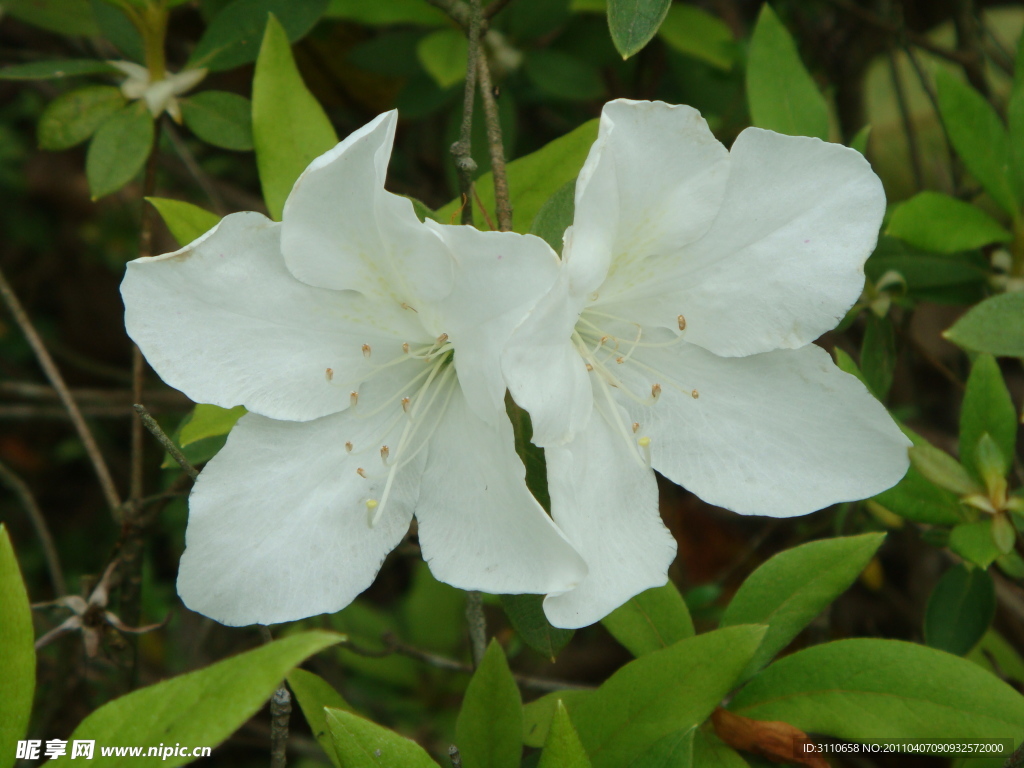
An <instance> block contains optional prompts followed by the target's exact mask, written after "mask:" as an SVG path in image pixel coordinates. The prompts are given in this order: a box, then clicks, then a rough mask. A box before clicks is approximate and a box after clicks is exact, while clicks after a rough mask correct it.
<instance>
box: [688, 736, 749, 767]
mask: <svg viewBox="0 0 1024 768" xmlns="http://www.w3.org/2000/svg"><path fill="white" fill-rule="evenodd" d="M693 764H694V766H696V767H697V768H747V761H746V760H744V759H743V758H742V757H740V754H739V752H737V751H736V750H735V749H733V748H732V747H730V746H728V745H726V744H724V743H723V742H722V740H721V739H719V738H718V737H717V736H716V735H715V734H714V733H712V732H710V731H705V730H702V729H698V730H697V732H696V733H694V736H693Z"/></svg>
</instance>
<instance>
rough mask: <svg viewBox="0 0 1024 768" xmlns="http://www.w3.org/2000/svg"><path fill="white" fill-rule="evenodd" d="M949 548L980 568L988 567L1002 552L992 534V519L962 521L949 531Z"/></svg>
mask: <svg viewBox="0 0 1024 768" xmlns="http://www.w3.org/2000/svg"><path fill="white" fill-rule="evenodd" d="M949 548H950V549H951V550H953V551H954V552H956V553H957V554H958V555H960V557H962V558H964V560H967V561H968V562H970V563H974V564H975V565H976V566H978V567H979V568H988V567H989V566H990V565H992V563H994V562H995V560H996V558H998V557H999V556H1000V555H1001V554H1002V553H1001V552H1000V551H999V548H998V547H996V543H995V540H994V538H993V536H992V520H991V519H988V520H980V521H978V522H976V523H961V524H960V525H958V526H956V527H955V528H954V529H953V530H952V531H950V532H949Z"/></svg>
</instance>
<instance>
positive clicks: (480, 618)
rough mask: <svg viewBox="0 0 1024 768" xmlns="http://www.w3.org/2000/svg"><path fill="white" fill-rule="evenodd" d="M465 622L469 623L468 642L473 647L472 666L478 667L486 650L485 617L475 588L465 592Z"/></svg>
mask: <svg viewBox="0 0 1024 768" xmlns="http://www.w3.org/2000/svg"><path fill="white" fill-rule="evenodd" d="M466 623H468V624H469V643H470V646H471V647H472V649H473V666H474V667H479V666H480V662H481V661H483V659H484V654H485V653H486V652H487V618H486V617H485V616H484V602H483V598H482V597H481V595H480V593H479V592H477V591H476V590H470V591H469V592H467V593H466Z"/></svg>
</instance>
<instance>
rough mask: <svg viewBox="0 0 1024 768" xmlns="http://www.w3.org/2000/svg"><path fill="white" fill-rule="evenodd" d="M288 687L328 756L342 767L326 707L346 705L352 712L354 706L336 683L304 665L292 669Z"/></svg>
mask: <svg viewBox="0 0 1024 768" xmlns="http://www.w3.org/2000/svg"><path fill="white" fill-rule="evenodd" d="M287 680H288V687H289V688H291V690H292V693H293V694H295V699H296V701H298V702H299V707H300V708H301V709H302V715H303V717H305V718H306V722H307V723H308V724H309V730H310V731H312V732H313V738H315V739H316V741H317V743H318V744H319V745H320V746H321V748H322V749H323V750H324V752H325V753H326V754H327V757H328V758H330V760H331V762H332V763H334V765H335V766H337V768H342V766H341V762H340V761H339V760H338V753H337V751H336V750H335V749H334V741H333V739H331V733H330V729H329V728H328V727H327V713H326V712H324V707H330V708H331V709H343V710H346V711H349V712H351V711H352V707H351V706H349V704H348V702H347V701H345V699H344V698H343V697H342V695H341V694H340V693H338V692H337V691H336V690H334V687H333V686H332V685H331V684H330V683H328V682H327V681H326V680H324V679H323V678H322V677H320V676H319V675H314V674H313V673H312V672H307V671H306V670H304V669H293V670H292V671H291V674H289V675H288V677H287Z"/></svg>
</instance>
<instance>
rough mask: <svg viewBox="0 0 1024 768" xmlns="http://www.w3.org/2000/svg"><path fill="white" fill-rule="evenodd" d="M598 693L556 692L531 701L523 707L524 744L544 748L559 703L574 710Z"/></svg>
mask: <svg viewBox="0 0 1024 768" xmlns="http://www.w3.org/2000/svg"><path fill="white" fill-rule="evenodd" d="M595 693H596V691H589V690H574V689H570V690H565V691H555V692H553V693H549V694H547V695H545V696H541V697H540V698H539V699H535V700H534V701H531V702H530V703H529V704H527V705H525V706H524V707H523V743H524V744H525V745H526V746H528V747H538V748H539V747H543V746H544V745H545V744H546V743H547V740H548V733H549V732H550V730H551V723H552V722H553V720H554V718H555V711H556V710H557V709H558V705H559V703H561V704H563V705H564V706H565V707H566V708H568V709H574V708H575V707H576V705H577V704H578V703H580V702H581V701H583V700H585V699H589V698H591V697H592V696H593V695H594V694H595Z"/></svg>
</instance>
